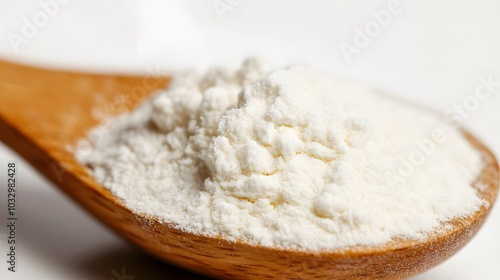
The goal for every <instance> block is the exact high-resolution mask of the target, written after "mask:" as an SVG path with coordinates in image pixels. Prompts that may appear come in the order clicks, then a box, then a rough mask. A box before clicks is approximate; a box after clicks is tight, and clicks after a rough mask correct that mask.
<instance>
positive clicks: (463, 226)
mask: <svg viewBox="0 0 500 280" xmlns="http://www.w3.org/2000/svg"><path fill="white" fill-rule="evenodd" d="M167 83H168V79H167V78H165V77H124V76H113V75H96V74H84V73H69V72H64V71H55V70H45V69H37V68H32V67H27V66H21V65H16V64H13V63H9V62H2V61H0V131H1V134H0V140H1V141H3V142H5V143H6V144H7V145H9V146H10V147H12V148H13V149H14V150H15V151H16V152H17V153H19V154H20V155H21V156H23V157H24V158H25V159H27V161H28V162H30V163H31V164H32V165H33V166H34V167H36V168H37V169H38V171H39V172H40V173H41V174H43V175H44V176H46V177H47V178H49V179H50V180H51V181H52V182H53V183H54V185H56V186H58V187H59V188H60V189H61V190H62V191H64V192H65V193H67V194H68V195H69V196H70V197H72V198H73V199H74V200H75V201H76V202H78V203H79V204H80V205H82V206H83V207H85V208H86V209H87V210H88V211H89V212H91V213H92V214H93V215H94V216H95V217H96V218H98V219H99V220H101V221H102V222H103V223H104V224H106V225H108V226H109V227H110V228H112V229H113V230H115V231H116V232H117V233H118V234H120V235H121V236H123V237H124V238H126V239H128V240H130V241H132V242H133V243H135V244H137V245H138V246H140V247H142V248H143V249H145V250H146V251H148V252H150V253H152V254H154V255H156V256H158V257H160V258H162V259H164V260H165V261H168V262H170V263H174V264H177V265H179V266H182V267H185V268H187V269H190V270H194V271H197V272H200V273H202V274H206V275H211V276H214V277H218V278H226V279H404V278H407V277H409V276H411V275H414V274H417V273H419V272H422V271H425V270H427V269H429V268H431V267H432V266H435V265H436V264H439V263H441V262H442V261H444V260H445V259H447V258H448V257H450V256H451V255H452V254H454V253H455V252H456V251H458V250H459V249H460V248H461V247H462V246H464V245H465V244H466V243H467V242H468V241H469V240H470V239H471V238H472V237H473V236H474V234H475V233H476V232H477V231H478V230H479V228H480V227H481V225H482V224H483V222H484V221H485V219H486V217H487V215H488V214H489V212H490V210H491V207H492V206H493V204H494V201H495V199H496V197H497V194H498V185H499V177H498V176H499V175H498V174H499V170H498V163H497V161H496V159H495V157H494V156H493V154H492V153H491V152H490V151H489V150H488V149H487V148H486V147H485V146H483V145H482V144H481V143H480V142H479V141H478V140H477V139H476V138H474V137H473V136H472V135H470V134H468V133H465V135H466V137H467V139H468V140H469V141H470V142H471V143H472V144H473V145H474V147H475V148H476V149H477V150H478V151H480V152H481V153H482V155H483V159H484V162H485V167H484V169H483V171H482V173H481V175H480V176H479V178H478V179H477V182H476V183H477V184H479V183H480V184H482V185H484V186H486V188H478V192H479V193H480V195H481V196H482V197H483V198H484V199H485V200H487V201H488V202H489V205H487V206H484V207H483V208H481V209H480V210H479V211H478V212H476V213H475V214H474V215H472V216H470V217H467V218H463V219H456V220H453V221H451V222H449V224H450V225H451V228H450V229H449V230H447V231H445V232H443V233H441V234H436V235H433V236H432V237H430V238H428V239H426V240H421V241H408V240H395V241H394V242H392V243H390V244H386V245H384V246H378V247H366V246H363V247H354V248H348V249H343V250H336V251H330V252H318V253H306V252H296V251H287V250H278V249H270V248H262V247H255V246H250V245H248V244H244V243H240V242H228V241H225V240H222V239H220V238H210V237H204V236H196V235H193V234H189V233H184V232H181V231H178V230H175V229H173V228H171V227H170V226H169V225H168V224H161V223H159V222H157V221H155V220H154V219H148V218H146V217H141V216H139V215H135V214H133V213H132V212H131V211H129V210H128V209H126V208H125V207H123V206H122V205H121V204H120V202H119V201H117V200H116V199H115V198H114V197H113V196H112V195H111V194H110V193H109V192H108V191H107V190H106V189H104V188H103V187H102V186H100V185H99V184H98V183H96V181H95V180H94V179H93V178H92V177H91V176H89V174H88V173H87V171H86V170H85V168H84V167H83V166H82V165H80V164H79V163H78V162H77V161H76V160H75V159H74V156H73V153H72V152H71V150H70V149H68V147H71V146H74V145H75V143H76V141H77V140H79V139H81V138H83V137H85V135H86V132H88V130H89V129H90V128H91V127H93V126H95V125H96V124H97V123H98V122H99V120H98V118H96V116H97V117H98V116H99V115H107V114H110V115H116V114H120V113H124V112H127V111H129V110H132V109H133V108H135V107H136V106H137V104H139V103H140V102H141V101H142V100H143V99H144V98H146V97H147V96H148V95H149V94H150V93H151V92H152V91H154V90H156V89H158V88H163V87H165V86H166V85H167ZM102 133H106V131H102ZM477 184H476V185H477Z"/></svg>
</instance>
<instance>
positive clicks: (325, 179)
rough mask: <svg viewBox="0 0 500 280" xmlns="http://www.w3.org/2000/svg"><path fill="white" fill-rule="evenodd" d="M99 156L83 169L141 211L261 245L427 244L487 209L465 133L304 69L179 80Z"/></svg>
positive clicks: (99, 147)
mask: <svg viewBox="0 0 500 280" xmlns="http://www.w3.org/2000/svg"><path fill="white" fill-rule="evenodd" d="M436 129H437V130H438V132H439V133H437V136H436V135H435V134H436V132H435V131H436ZM438 138H439V139H438ZM445 138H446V139H445ZM93 144H94V147H93V149H92V151H91V152H90V153H78V155H79V159H80V160H81V161H82V162H83V163H85V164H87V165H88V166H89V167H90V168H91V170H92V172H93V174H94V176H95V177H96V178H97V180H98V181H99V182H100V183H102V185H104V186H105V187H106V188H108V189H109V190H110V191H111V192H112V193H113V194H114V195H115V196H117V197H118V198H119V199H121V200H122V201H123V203H124V204H125V205H126V206H127V207H129V208H130V209H132V210H133V211H134V212H136V213H141V214H146V215H152V216H156V217H158V218H159V219H160V220H161V221H165V222H169V223H174V224H175V225H176V226H177V227H178V228H179V229H182V230H185V231H188V232H192V233H197V234H198V233H199V234H205V235H214V236H215V235H219V236H223V237H224V238H226V239H228V240H235V239H239V240H245V241H247V242H250V243H258V244H260V245H263V246H278V247H284V248H292V249H299V250H320V249H323V250H325V249H326V250H327V249H335V248H341V247H346V246H352V245H376V244H381V243H384V242H387V241H390V240H391V239H392V238H394V237H404V238H422V237H425V235H426V234H427V233H429V232H431V231H433V230H436V229H437V228H438V227H439V225H440V223H441V222H442V221H447V220H449V219H452V218H454V217H459V216H465V215H469V214H471V213H473V212H474V211H476V210H478V209H479V207H480V206H481V205H482V204H483V203H484V202H483V201H482V200H481V199H480V198H479V197H478V196H477V194H476V192H475V190H474V189H473V188H472V182H473V181H474V179H475V178H476V177H477V176H478V174H479V171H480V169H481V167H482V163H481V157H480V154H479V153H478V152H477V151H475V150H474V149H473V148H472V147H471V146H470V145H469V144H468V142H467V141H466V140H465V139H464V138H463V136H462V135H461V133H460V132H459V131H458V130H456V129H453V128H451V127H449V126H448V125H446V124H445V123H444V122H443V121H441V120H440V119H439V118H438V117H436V116H433V115H431V114H428V113H427V112H424V111H420V110H418V109H415V108H413V107H411V106H407V105H404V104H403V103H401V102H398V101H395V100H394V99H391V98H388V97H382V96H380V95H378V94H375V93H373V92H371V91H369V90H367V89H365V88H363V87H360V86H357V85H353V84H351V83H349V82H346V81H343V80H340V79H338V78H336V77H331V76H329V75H325V74H322V73H319V72H316V71H314V70H311V69H310V68H307V67H305V66H294V67H289V68H284V69H279V70H275V71H272V72H271V71H270V69H269V68H268V67H266V66H265V64H264V63H261V62H259V61H257V60H248V61H246V62H245V63H244V64H243V66H242V67H241V69H239V70H237V71H228V70H225V69H217V68H215V69H211V70H210V71H208V73H207V74H206V75H205V76H203V77H199V76H197V75H196V74H194V73H185V74H179V75H177V76H175V77H174V78H173V81H172V83H171V84H170V86H169V88H168V89H167V90H166V91H163V92H160V93H158V94H157V95H155V96H154V97H153V98H152V99H151V100H150V101H148V102H145V103H144V104H143V105H142V106H141V107H140V108H138V109H137V110H136V111H134V112H132V113H131V114H130V115H128V116H124V117H122V118H120V119H118V120H115V121H114V124H113V126H112V128H111V129H110V131H108V133H107V134H106V136H105V138H104V139H100V140H99V141H96V142H95V143H93Z"/></svg>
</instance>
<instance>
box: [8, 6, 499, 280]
mask: <svg viewBox="0 0 500 280" xmlns="http://www.w3.org/2000/svg"><path fill="white" fill-rule="evenodd" d="M43 1H47V0H43ZM37 2H38V0H16V1H8V0H0V54H1V56H2V57H4V58H8V59H15V60H21V61H24V62H27V63H32V64H42V65H47V66H51V67H64V68H77V69H85V70H87V71H110V70H111V71H115V72H116V71H119V72H146V71H147V70H146V69H147V68H150V67H156V66H158V67H160V68H161V69H165V70H173V69H177V68H179V67H186V66H190V67H197V68H203V67H206V66H207V65H210V64H213V63H227V64H231V65H237V64H238V63H239V62H240V61H241V59H242V58H243V57H245V56H247V55H249V54H260V55H263V56H265V57H268V58H270V59H272V60H274V61H275V62H276V64H285V63H293V62H300V61H304V62H308V63H311V64H314V65H316V66H319V67H323V68H329V69H332V70H334V71H336V72H339V73H341V74H343V75H345V76H349V77H353V78H355V79H356V80H359V81H364V82H367V83H370V84H372V85H374V86H377V87H379V88H382V89H384V90H388V91H390V92H393V93H395V94H400V95H402V96H405V97H407V98H411V99H414V100H419V101H421V102H424V103H426V104H428V105H431V106H432V107H434V108H436V109H438V110H441V111H443V112H444V111H445V110H446V109H448V108H451V107H452V106H453V104H454V103H459V102H460V103H461V102H462V101H463V100H464V99H465V98H466V97H467V96H469V95H471V94H473V93H474V89H475V87H476V85H477V84H478V76H479V75H483V76H487V75H488V74H492V75H493V76H494V77H495V78H496V80H500V52H499V51H498V50H499V49H500V36H499V35H498V34H499V31H500V17H499V16H498V12H500V2H498V1H494V0H491V1H467V2H465V1H452V0H446V1H439V3H435V1H430V0H425V1H401V5H402V6H403V11H402V12H401V13H400V14H398V15H394V16H393V18H392V21H391V23H390V24H389V25H388V26H387V27H383V28H382V30H381V32H380V34H379V35H378V36H375V37H374V38H373V39H372V40H371V43H370V45H368V46H367V47H366V48H364V49H363V50H361V53H360V54H357V55H354V56H353V61H352V62H351V63H347V61H346V59H345V58H344V57H343V56H342V52H341V51H340V48H339V44H341V43H342V42H347V43H351V44H352V42H353V37H354V35H355V31H354V29H355V28H356V26H358V27H360V28H363V27H364V26H365V25H366V24H367V23H368V22H369V21H371V20H372V16H371V15H370V12H371V11H378V10H380V9H384V8H386V7H387V3H388V1H380V0H377V1H360V0H358V1H349V3H347V1H335V2H333V1H315V2H314V4H313V3H311V1H305V0H303V1H266V0H254V1H244V0H243V1H241V4H239V5H236V7H234V8H233V10H232V11H229V12H227V13H226V14H225V17H224V19H223V20H222V21H221V20H220V19H219V17H218V16H217V13H216V12H215V11H214V9H213V6H212V4H213V3H214V2H216V1H203V2H202V1H198V2H196V3H195V1H193V0H190V1H182V2H181V1H177V3H176V4H175V8H169V7H170V6H169V5H173V4H172V3H171V2H168V3H167V2H165V3H163V4H161V3H160V4H159V3H154V2H155V1H153V0H147V1H145V2H146V4H145V3H144V1H142V2H141V4H140V6H137V3H135V1H119V0H113V1H111V0H109V1H97V0H87V1H75V0H73V1H71V0H70V1H69V3H68V4H66V5H64V6H63V5H61V6H60V11H59V12H58V13H57V14H56V15H55V16H54V17H53V18H50V20H49V21H48V23H47V24H46V25H45V26H44V27H42V28H40V29H39V30H38V32H37V33H36V35H35V36H34V37H33V38H31V39H29V40H28V43H27V44H25V45H23V46H21V47H20V49H19V52H17V53H16V52H15V51H14V50H13V48H12V45H11V44H10V43H9V40H8V34H9V33H10V32H16V33H18V34H20V30H21V27H22V18H23V17H25V16H26V17H31V16H32V15H33V14H34V13H36V12H37V11H40V10H41V8H40V7H39V6H38V4H37ZM224 2H226V1H225V0H224ZM231 2H232V3H238V2H239V1H234V0H233V1H231ZM344 2H345V3H344ZM195 4H196V5H195ZM167 8H168V9H167ZM148 9H152V10H156V11H158V10H161V9H164V11H165V12H164V13H157V12H156V13H153V12H152V11H150V10H148ZM165 9H167V10H165ZM139 11H140V12H139ZM173 11H175V13H174V12H173ZM159 14H163V15H169V16H164V17H162V18H160V17H154V16H151V18H148V17H147V16H145V15H159ZM174 14H175V15H174ZM144 30H150V31H149V32H151V33H147V34H145V31H144ZM184 30H188V31H184ZM155 32H156V33H155ZM155 34H157V35H156V36H157V37H158V41H157V42H155V41H154V40H153V39H152V38H155ZM167 36H168V37H167ZM170 41H175V44H168V42H170ZM157 46H160V47H157ZM0 106H2V105H1V104H0ZM499 109H500V89H498V90H497V91H496V92H495V93H494V94H493V95H492V96H491V98H489V99H488V100H487V101H485V102H482V103H480V106H479V108H478V109H477V110H476V111H475V112H473V113H472V114H471V116H470V118H468V119H467V120H466V124H467V125H468V127H469V128H470V129H471V130H473V131H474V132H476V133H477V134H478V135H479V136H480V137H481V138H482V139H483V140H484V141H485V142H486V143H487V144H488V145H489V146H490V147H491V148H492V149H493V150H494V152H495V153H496V154H497V155H500V129H498V128H499V126H500V110H499ZM0 133H2V132H0ZM12 159H13V160H16V161H17V162H18V163H19V167H18V168H19V171H18V174H19V180H20V187H19V188H20V193H21V194H20V197H21V198H20V200H19V212H20V214H19V216H20V221H19V222H20V228H19V235H18V237H19V251H18V254H19V272H18V273H16V274H15V276H13V275H12V274H11V273H9V272H7V270H6V264H5V263H4V261H2V263H4V264H3V265H2V266H1V267H0V278H1V279H33V278H37V279H112V278H113V274H112V272H111V271H112V270H116V271H118V272H120V271H121V269H122V267H125V268H126V272H127V274H130V275H135V276H136V278H135V279H160V278H161V279H165V278H167V279H180V278H182V279H186V278H187V276H185V275H183V274H175V273H177V272H176V271H177V270H173V269H172V268H169V267H167V266H166V265H164V264H162V263H160V262H157V261H154V260H152V259H150V258H148V257H146V256H145V255H143V254H142V253H140V252H137V251H135V250H133V249H131V247H129V246H128V245H126V244H125V243H123V242H122V241H121V240H120V239H119V238H118V237H116V236H115V235H112V234H110V233H109V232H108V231H107V230H106V229H104V228H103V227H102V226H101V225H100V224H98V223H97V222H95V221H94V220H92V219H91V218H89V217H88V216H87V215H86V214H85V213H84V212H83V211H82V210H80V209H79V208H78V207H77V206H75V205H73V203H72V202H71V201H69V200H68V199H67V198H66V197H64V196H63V195H61V194H60V193H59V192H58V191H57V190H55V188H54V187H53V186H51V184H50V183H48V182H47V181H45V179H43V178H41V177H40V176H39V175H38V174H36V173H35V172H34V171H33V170H32V169H31V168H30V167H29V166H28V165H27V164H26V163H25V162H23V161H22V160H21V159H19V158H18V157H17V156H16V155H14V154H12V153H11V152H10V151H9V150H8V149H6V148H4V147H0V166H5V165H6V162H7V161H8V160H12ZM5 172H6V171H1V170H0V179H1V180H2V182H4V178H5V174H4V173H5ZM0 186H1V188H2V191H1V199H0V213H1V215H0V217H1V218H2V221H5V219H4V218H3V216H4V215H5V210H4V209H5V208H6V206H5V204H6V201H5V191H4V189H5V184H4V183H1V184H0ZM499 209H500V208H499V207H496V208H495V209H494V211H493V213H492V215H491V216H490V219H489V220H488V222H487V223H486V225H485V226H484V227H483V229H482V230H481V232H480V233H479V234H478V235H477V236H476V237H475V238H474V240H473V241H472V242H471V243H469V244H468V245H467V246H466V247H465V248H464V249H463V250H462V251H460V252H459V253H458V254H457V255H455V256H454V257H453V258H451V259H450V260H449V261H447V262H446V263H444V264H443V265H441V266H439V267H437V268H435V269H433V270H431V271H429V272H427V273H425V274H423V275H420V276H418V277H416V278H415V279H419V280H427V279H429V280H430V279H440V280H469V279H470V280H472V279H474V280H475V279H480V280H483V279H485V280H489V279H498V277H499V275H500V268H499V267H500V266H499V265H500V239H499V238H498V236H500V210H499ZM2 223H3V222H2ZM0 229H1V234H0V235H1V238H2V243H1V246H2V247H1V255H3V256H5V254H4V252H6V251H5V242H4V240H5V239H4V236H5V227H4V226H2V227H0ZM178 273H182V272H178ZM165 275H167V276H165Z"/></svg>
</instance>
